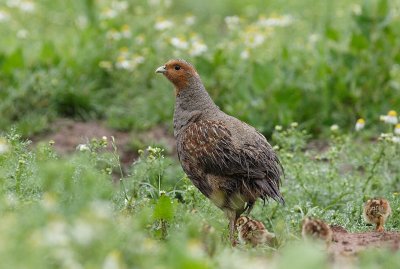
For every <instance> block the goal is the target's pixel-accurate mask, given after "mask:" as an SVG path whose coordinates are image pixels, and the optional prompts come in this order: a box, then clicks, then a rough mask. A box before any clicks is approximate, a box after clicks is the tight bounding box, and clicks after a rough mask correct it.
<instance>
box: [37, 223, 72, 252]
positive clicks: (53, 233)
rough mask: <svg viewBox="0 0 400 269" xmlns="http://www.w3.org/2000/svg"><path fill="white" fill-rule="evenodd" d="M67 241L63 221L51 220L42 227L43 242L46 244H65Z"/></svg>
mask: <svg viewBox="0 0 400 269" xmlns="http://www.w3.org/2000/svg"><path fill="white" fill-rule="evenodd" d="M68 242H69V237H68V233H67V224H66V223H65V222H63V221H59V220H57V221H52V222H50V223H49V224H47V226H46V227H45V228H44V229H43V243H44V244H45V245H48V246H65V245H67V244H68Z"/></svg>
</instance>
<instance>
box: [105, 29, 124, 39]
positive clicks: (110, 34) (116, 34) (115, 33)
mask: <svg viewBox="0 0 400 269" xmlns="http://www.w3.org/2000/svg"><path fill="white" fill-rule="evenodd" d="M106 37H107V39H110V40H120V39H121V37H122V35H121V33H120V32H118V31H117V30H115V29H111V30H109V31H107V33H106Z"/></svg>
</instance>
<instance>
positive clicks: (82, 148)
mask: <svg viewBox="0 0 400 269" xmlns="http://www.w3.org/2000/svg"><path fill="white" fill-rule="evenodd" d="M76 150H78V151H90V148H89V146H88V145H87V144H79V145H78V146H76Z"/></svg>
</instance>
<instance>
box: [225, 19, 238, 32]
mask: <svg viewBox="0 0 400 269" xmlns="http://www.w3.org/2000/svg"><path fill="white" fill-rule="evenodd" d="M224 21H225V23H226V26H228V29H229V30H233V29H235V28H236V27H237V26H238V25H239V22H240V18H239V17H238V16H228V17H225V19H224Z"/></svg>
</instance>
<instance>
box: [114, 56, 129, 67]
mask: <svg viewBox="0 0 400 269" xmlns="http://www.w3.org/2000/svg"><path fill="white" fill-rule="evenodd" d="M115 67H116V68H117V69H125V70H132V69H133V65H132V62H131V61H129V60H128V59H127V58H125V57H121V56H119V57H118V59H117V63H116V64H115Z"/></svg>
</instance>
